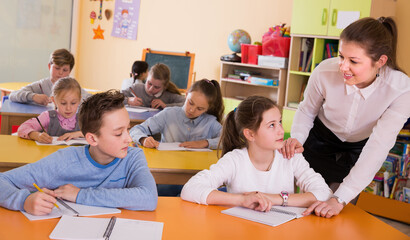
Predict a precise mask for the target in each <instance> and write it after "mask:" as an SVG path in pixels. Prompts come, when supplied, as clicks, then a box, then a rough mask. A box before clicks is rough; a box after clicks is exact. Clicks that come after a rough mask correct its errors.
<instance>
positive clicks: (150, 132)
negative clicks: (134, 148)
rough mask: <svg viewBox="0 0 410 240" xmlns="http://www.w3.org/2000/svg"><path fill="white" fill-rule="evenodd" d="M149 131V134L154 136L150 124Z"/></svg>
mask: <svg viewBox="0 0 410 240" xmlns="http://www.w3.org/2000/svg"><path fill="white" fill-rule="evenodd" d="M148 131H149V134H150V135H149V136H151V137H152V136H153V134H152V131H151V128H150V127H149V126H148Z"/></svg>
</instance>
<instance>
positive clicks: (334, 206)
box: [303, 198, 344, 218]
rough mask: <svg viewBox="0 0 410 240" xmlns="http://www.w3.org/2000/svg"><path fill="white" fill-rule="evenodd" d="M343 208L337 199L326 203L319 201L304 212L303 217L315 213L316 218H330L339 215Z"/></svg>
mask: <svg viewBox="0 0 410 240" xmlns="http://www.w3.org/2000/svg"><path fill="white" fill-rule="evenodd" d="M343 207H344V206H343V204H341V203H339V202H338V201H337V200H336V199H335V198H331V199H329V200H327V201H325V202H321V201H317V202H315V203H313V204H312V205H310V207H308V209H306V211H304V212H303V215H304V216H306V215H309V214H310V213H312V212H314V213H315V214H316V216H319V217H325V218H330V217H332V216H336V215H338V214H339V213H340V212H341V211H342V209H343Z"/></svg>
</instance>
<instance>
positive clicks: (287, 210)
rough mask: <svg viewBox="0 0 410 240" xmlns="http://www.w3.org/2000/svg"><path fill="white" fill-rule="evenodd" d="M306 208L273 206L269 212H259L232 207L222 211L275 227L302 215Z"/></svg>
mask: <svg viewBox="0 0 410 240" xmlns="http://www.w3.org/2000/svg"><path fill="white" fill-rule="evenodd" d="M306 209H307V208H300V207H282V206H274V207H272V209H271V210H270V211H269V212H260V211H256V210H252V209H249V208H243V207H233V208H229V209H226V210H223V211H222V213H225V214H228V215H231V216H234V217H240V218H243V219H247V220H251V221H254V222H258V223H262V224H266V225H270V226H273V227H275V226H278V225H281V224H283V223H285V222H289V221H290V220H292V219H295V218H301V217H303V215H302V213H303V212H304V211H305V210H306Z"/></svg>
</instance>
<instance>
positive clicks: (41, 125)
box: [36, 117, 47, 133]
mask: <svg viewBox="0 0 410 240" xmlns="http://www.w3.org/2000/svg"><path fill="white" fill-rule="evenodd" d="M36 119H37V122H38V124H40V127H41V128H42V129H43V132H45V133H47V131H46V130H45V129H44V127H43V124H41V122H40V120H38V117H36Z"/></svg>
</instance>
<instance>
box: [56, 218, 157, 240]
mask: <svg viewBox="0 0 410 240" xmlns="http://www.w3.org/2000/svg"><path fill="white" fill-rule="evenodd" d="M109 221H110V219H109V218H78V217H71V216H63V217H62V218H61V219H60V221H59V222H58V223H57V226H56V227H55V228H54V230H53V232H51V234H50V238H51V239H70V240H74V239H103V235H104V232H105V230H106V228H107V225H108V223H109ZM163 228H164V223H162V222H151V221H142V220H133V219H125V218H117V220H116V222H115V225H114V228H113V230H112V233H111V236H110V240H116V239H118V240H128V239H130V240H131V239H132V240H133V239H147V240H161V239H162V231H163Z"/></svg>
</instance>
